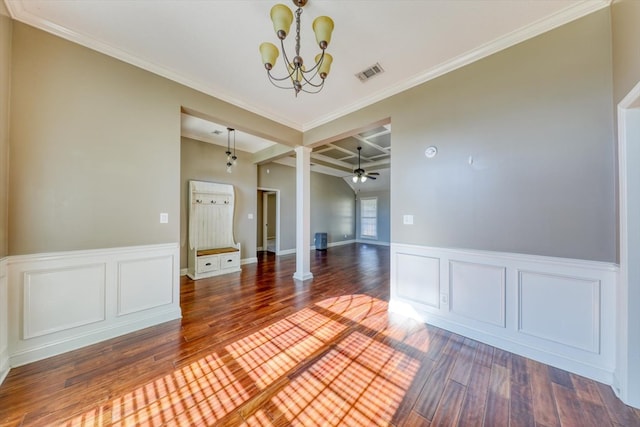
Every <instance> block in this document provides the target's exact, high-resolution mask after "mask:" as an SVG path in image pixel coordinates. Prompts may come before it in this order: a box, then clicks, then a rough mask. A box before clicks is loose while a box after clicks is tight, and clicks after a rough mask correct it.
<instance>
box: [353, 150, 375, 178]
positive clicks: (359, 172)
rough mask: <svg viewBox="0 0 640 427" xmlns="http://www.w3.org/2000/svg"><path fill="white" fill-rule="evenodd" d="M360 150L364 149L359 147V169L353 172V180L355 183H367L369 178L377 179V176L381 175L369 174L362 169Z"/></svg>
mask: <svg viewBox="0 0 640 427" xmlns="http://www.w3.org/2000/svg"><path fill="white" fill-rule="evenodd" d="M360 150H362V147H358V169H355V170H354V171H353V177H352V178H351V179H352V180H353V182H354V183H356V182H358V181H360V182H365V181H366V180H367V178H371V179H376V176H378V175H380V174H379V173H378V172H370V173H367V172H365V170H364V169H362V168H361V167H360Z"/></svg>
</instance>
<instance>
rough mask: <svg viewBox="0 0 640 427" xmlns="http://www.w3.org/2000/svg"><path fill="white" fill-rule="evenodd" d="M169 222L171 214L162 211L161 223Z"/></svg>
mask: <svg viewBox="0 0 640 427" xmlns="http://www.w3.org/2000/svg"><path fill="white" fill-rule="evenodd" d="M168 223H169V214H168V213H161V214H160V224H168Z"/></svg>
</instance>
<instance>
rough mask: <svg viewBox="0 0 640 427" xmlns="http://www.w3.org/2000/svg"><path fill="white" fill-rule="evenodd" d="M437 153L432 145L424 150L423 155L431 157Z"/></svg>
mask: <svg viewBox="0 0 640 427" xmlns="http://www.w3.org/2000/svg"><path fill="white" fill-rule="evenodd" d="M436 154H438V149H437V148H436V147H434V146H433V145H432V146H431V147H429V148H427V149H426V150H424V155H425V156H427V159H432V158H434V157H435V156H436Z"/></svg>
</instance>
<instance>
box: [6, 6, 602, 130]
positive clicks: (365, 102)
mask: <svg viewBox="0 0 640 427" xmlns="http://www.w3.org/2000/svg"><path fill="white" fill-rule="evenodd" d="M611 1H612V0H599V1H590V0H583V1H582V2H580V3H578V4H575V5H572V6H568V7H567V8H565V9H563V10H561V11H559V12H557V13H555V14H553V15H551V16H550V17H548V18H546V19H543V20H539V21H537V22H535V23H533V24H531V25H527V26H525V27H522V28H520V29H518V30H516V31H513V32H512V33H510V34H507V35H505V36H502V37H499V38H497V39H495V40H493V41H491V42H489V43H486V44H485V45H483V46H480V47H478V48H476V49H472V50H470V51H468V52H465V53H463V54H461V55H459V56H457V57H456V58H453V59H451V60H449V61H447V62H444V63H442V64H440V65H438V66H436V67H433V68H431V69H429V70H426V71H425V72H423V73H419V74H417V75H415V76H413V77H410V78H409V79H406V80H404V81H402V82H399V83H397V84H395V85H393V86H391V87H389V88H386V89H384V90H381V91H378V92H376V93H374V94H373V95H371V96H367V97H365V98H362V99H360V100H359V101H357V102H354V103H352V104H349V105H347V106H345V107H343V108H340V109H338V110H335V111H333V112H332V113H330V114H327V115H324V116H321V117H319V118H318V119H316V120H313V121H310V122H306V123H298V122H294V121H291V120H289V119H288V118H286V117H283V116H280V115H277V114H274V112H273V110H269V111H267V110H264V109H262V108H259V107H257V106H256V105H254V104H251V103H249V102H245V101H243V100H241V99H238V98H235V97H233V96H231V95H229V94H228V93H225V91H224V90H222V89H221V88H220V87H217V86H214V85H211V84H210V83H204V82H200V81H197V80H194V79H191V78H189V77H186V76H184V75H181V74H180V73H178V72H176V71H174V70H171V69H168V68H166V67H162V66H160V65H158V64H155V63H153V62H151V61H147V60H145V59H143V58H139V57H136V56H135V55H133V54H131V53H129V52H126V51H124V50H122V49H119V48H117V47H115V46H112V45H109V44H107V43H103V42H100V41H97V40H94V39H92V38H91V37H89V36H87V35H85V34H82V33H78V32H75V31H71V30H69V29H67V28H64V27H62V26H60V25H57V24H55V23H53V22H50V21H48V20H45V19H42V18H40V17H38V16H35V15H33V14H31V13H29V12H27V11H26V10H25V9H24V7H23V6H22V2H21V1H10V0H5V4H6V6H7V9H8V11H9V14H10V15H11V17H12V18H13V19H15V20H17V21H20V22H23V23H25V24H28V25H31V26H33V27H36V28H38V29H41V30H43V31H46V32H48V33H51V34H53V35H56V36H59V37H62V38H64V39H66V40H69V41H71V42H74V43H77V44H79V45H82V46H85V47H87V48H89V49H92V50H95V51H98V52H100V53H103V54H105V55H108V56H111V57H114V58H117V59H119V60H121V61H124V62H126V63H129V64H131V65H134V66H136V67H139V68H142V69H144V70H147V71H149V72H151V73H154V74H157V75H159V76H162V77H165V78H167V79H169V80H172V81H175V82H177V83H180V84H182V85H185V86H187V87H190V88H192V89H195V90H197V91H200V92H203V93H205V94H207V95H211V96H213V97H215V98H218V99H220V100H221V101H224V102H227V103H229V104H231V105H234V106H236V107H239V108H242V109H244V110H247V111H249V112H252V113H254V114H257V115H260V116H262V117H265V118H267V119H270V120H273V121H275V122H277V123H280V124H282V125H284V126H287V127H290V128H292V129H295V130H298V131H301V132H306V131H309V130H311V129H314V128H316V127H318V126H321V125H324V124H326V123H329V122H331V121H333V120H336V119H338V118H340V117H342V116H345V115H347V114H350V113H353V112H354V111H357V110H360V109H362V108H364V107H367V106H369V105H372V104H374V103H376V102H379V101H381V100H383V99H386V98H388V97H390V96H393V95H396V94H398V93H400V92H403V91H405V90H408V89H411V88H413V87H415V86H418V85H420V84H422V83H425V82H428V81H429V80H432V79H435V78H436V77H439V76H442V75H444V74H446V73H449V72H451V71H454V70H456V69H458V68H461V67H464V66H465V65H469V64H471V63H473V62H475V61H478V60H480V59H482V58H486V57H487V56H490V55H492V54H494V53H497V52H499V51H501V50H504V49H507V48H509V47H511V46H514V45H516V44H518V43H521V42H523V41H525V40H527V39H530V38H532V37H535V36H538V35H540V34H542V33H545V32H547V31H550V30H552V29H554V28H557V27H560V26H562V25H564V24H567V23H569V22H571V21H574V20H576V19H579V18H582V17H584V16H586V15H588V14H591V13H593V12H596V11H598V10H600V9H604V8H606V7H609V6H610V4H611Z"/></svg>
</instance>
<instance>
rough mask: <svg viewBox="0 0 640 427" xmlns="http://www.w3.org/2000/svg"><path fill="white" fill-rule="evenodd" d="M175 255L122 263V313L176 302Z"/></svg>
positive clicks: (119, 310)
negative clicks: (174, 289) (174, 293)
mask: <svg viewBox="0 0 640 427" xmlns="http://www.w3.org/2000/svg"><path fill="white" fill-rule="evenodd" d="M172 270H173V257H172V256H171V255H167V256H164V257H159V258H147V259H135V260H130V261H123V262H119V263H118V316H123V315H126V314H131V313H135V312H138V311H142V310H147V309H149V308H154V307H160V306H162V305H167V304H171V303H172V302H173V298H174V295H173V271H172Z"/></svg>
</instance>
